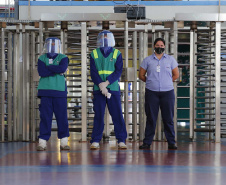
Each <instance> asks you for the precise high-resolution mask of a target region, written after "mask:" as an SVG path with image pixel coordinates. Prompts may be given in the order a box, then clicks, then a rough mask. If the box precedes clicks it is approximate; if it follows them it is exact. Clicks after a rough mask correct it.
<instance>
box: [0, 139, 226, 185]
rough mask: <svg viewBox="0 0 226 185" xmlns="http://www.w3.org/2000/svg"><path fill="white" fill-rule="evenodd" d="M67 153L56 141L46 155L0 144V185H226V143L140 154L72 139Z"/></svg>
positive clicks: (133, 146) (161, 147)
mask: <svg viewBox="0 0 226 185" xmlns="http://www.w3.org/2000/svg"><path fill="white" fill-rule="evenodd" d="M69 144H70V146H71V151H70V152H61V151H60V150H59V141H56V139H54V137H52V138H51V140H50V141H49V142H48V150H47V151H45V152H37V151H36V145H37V143H26V142H12V143H0V151H1V152H0V185H58V184H59V185H67V184H68V185H70V184H73V185H83V184H84V185H146V184H147V185H152V184H153V185H202V184H203V185H221V184H222V185H223V184H225V183H226V142H222V143H217V144H216V143H213V142H209V141H200V142H188V141H179V142H178V143H177V145H178V150H176V151H172V150H168V149H167V143H166V142H154V143H153V145H152V147H151V150H139V149H138V147H139V145H140V143H139V142H127V145H128V150H118V149H117V147H116V142H115V141H110V142H106V143H103V142H102V143H101V148H100V150H96V151H90V150H89V145H90V144H89V143H80V142H79V141H78V140H73V138H71V139H70V143H69Z"/></svg>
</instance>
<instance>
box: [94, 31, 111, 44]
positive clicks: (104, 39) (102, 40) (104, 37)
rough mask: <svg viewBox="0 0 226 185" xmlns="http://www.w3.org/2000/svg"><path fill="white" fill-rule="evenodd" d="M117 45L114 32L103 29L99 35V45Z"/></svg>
mask: <svg viewBox="0 0 226 185" xmlns="http://www.w3.org/2000/svg"><path fill="white" fill-rule="evenodd" d="M114 46H115V38H114V35H113V33H111V32H110V31H107V30H105V31H102V32H100V33H99V34H98V36H97V47H98V48H101V47H114Z"/></svg>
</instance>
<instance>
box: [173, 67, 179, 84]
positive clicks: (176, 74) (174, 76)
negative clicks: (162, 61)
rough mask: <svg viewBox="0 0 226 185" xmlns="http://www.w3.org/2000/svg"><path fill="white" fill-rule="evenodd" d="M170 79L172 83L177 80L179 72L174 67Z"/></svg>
mask: <svg viewBox="0 0 226 185" xmlns="http://www.w3.org/2000/svg"><path fill="white" fill-rule="evenodd" d="M172 78H173V82H174V81H175V80H176V79H178V78H179V70H178V67H175V68H174V69H173V70H172Z"/></svg>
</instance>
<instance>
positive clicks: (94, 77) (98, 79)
mask: <svg viewBox="0 0 226 185" xmlns="http://www.w3.org/2000/svg"><path fill="white" fill-rule="evenodd" d="M90 75H91V79H92V81H93V83H94V84H96V85H97V86H98V85H99V84H100V83H101V82H103V81H102V79H101V77H100V75H99V73H98V71H97V68H96V65H95V61H94V59H93V57H92V56H91V55H90Z"/></svg>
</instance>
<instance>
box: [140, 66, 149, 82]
mask: <svg viewBox="0 0 226 185" xmlns="http://www.w3.org/2000/svg"><path fill="white" fill-rule="evenodd" d="M146 72H147V71H146V70H145V69H143V68H142V67H140V70H139V79H141V80H142V81H143V82H146V76H145V75H146Z"/></svg>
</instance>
